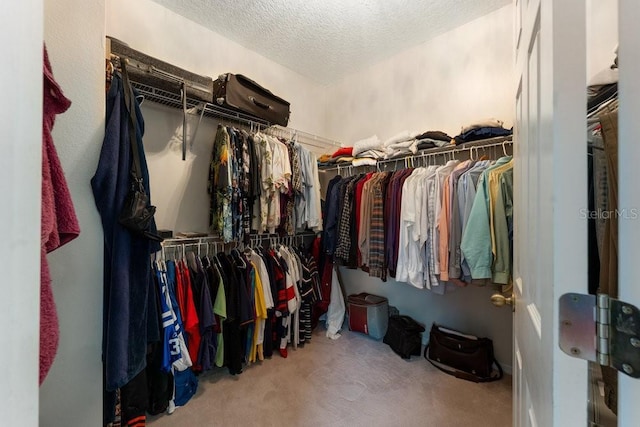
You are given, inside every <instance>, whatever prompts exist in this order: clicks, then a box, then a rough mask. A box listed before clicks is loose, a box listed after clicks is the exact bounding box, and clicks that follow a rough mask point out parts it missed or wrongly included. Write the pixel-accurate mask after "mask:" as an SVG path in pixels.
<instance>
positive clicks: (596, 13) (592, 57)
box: [587, 0, 618, 79]
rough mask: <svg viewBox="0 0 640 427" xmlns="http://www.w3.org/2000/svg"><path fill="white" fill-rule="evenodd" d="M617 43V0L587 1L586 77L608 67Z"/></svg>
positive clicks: (588, 77)
mask: <svg viewBox="0 0 640 427" xmlns="http://www.w3.org/2000/svg"><path fill="white" fill-rule="evenodd" d="M617 45H618V0H588V1H587V79H590V78H591V77H593V76H594V75H596V74H598V72H600V71H602V70H603V69H606V68H609V67H610V66H611V64H612V63H613V60H614V58H615V53H614V50H615V48H616V46H617Z"/></svg>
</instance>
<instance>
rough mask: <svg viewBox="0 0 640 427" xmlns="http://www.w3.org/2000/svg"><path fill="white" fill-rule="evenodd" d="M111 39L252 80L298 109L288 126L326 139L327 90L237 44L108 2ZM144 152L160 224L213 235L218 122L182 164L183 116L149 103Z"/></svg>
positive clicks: (155, 10) (171, 18) (151, 8)
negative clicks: (212, 169) (210, 178)
mask: <svg viewBox="0 0 640 427" xmlns="http://www.w3.org/2000/svg"><path fill="white" fill-rule="evenodd" d="M107 34H108V35H110V36H113V37H116V38H118V39H120V40H122V41H124V42H126V43H128V44H129V46H131V47H132V48H134V49H137V50H140V51H142V52H144V53H146V54H149V55H151V56H154V57H156V58H158V59H161V60H164V61H167V62H169V63H171V64H174V65H176V66H179V67H181V68H184V69H187V70H189V71H192V72H195V73H198V74H202V75H205V76H211V77H213V78H215V77H216V76H218V75H219V74H222V73H225V72H233V73H239V74H245V75H247V76H249V77H250V78H252V79H253V80H255V81H256V82H258V83H259V84H261V85H263V86H264V87H267V88H268V89H269V90H271V91H272V92H273V93H275V94H276V95H278V96H280V97H282V98H284V99H286V100H287V101H289V102H290V103H291V110H292V113H291V120H290V122H289V126H290V127H293V128H296V129H300V130H303V131H306V132H310V133H313V134H317V135H322V134H323V133H324V123H325V117H324V114H325V108H324V88H323V87H321V86H320V85H318V84H316V83H314V82H312V81H311V80H309V79H307V78H305V77H303V76H301V75H299V74H297V73H295V72H293V71H291V70H290V69H288V68H285V67H283V66H282V65H279V64H276V63H275V62H273V61H271V60H269V59H267V58H265V57H263V56H261V55H259V54H257V53H255V52H253V51H251V50H249V49H246V48H244V47H242V46H240V45H239V44H237V43H235V42H232V41H230V40H228V39H226V38H224V37H222V36H221V35H219V34H217V33H214V32H212V31H210V30H208V29H206V28H204V27H202V26H200V25H197V24H194V23H193V22H191V21H189V20H187V19H186V18H183V17H182V16H180V15H177V14H175V13H173V12H171V11H169V10H168V9H165V8H164V7H162V6H160V5H158V4H156V3H153V2H151V1H149V0H138V1H135V2H130V1H126V0H111V1H108V2H107ZM142 108H143V114H144V117H145V121H146V122H147V123H153V126H148V127H147V133H146V135H145V137H144V144H145V152H146V155H147V161H148V163H149V172H150V176H151V192H152V195H151V197H152V202H153V203H154V204H155V205H156V206H157V207H158V214H157V217H156V219H157V224H158V226H159V227H160V228H166V229H171V230H174V231H207V228H208V221H209V196H208V194H207V174H208V172H207V169H208V166H209V160H210V157H211V148H212V146H213V138H214V135H215V129H216V125H217V122H215V121H213V120H211V119H206V118H205V119H203V122H202V124H201V126H200V127H199V129H198V135H197V139H196V140H195V142H194V145H193V149H192V150H191V152H190V155H189V156H188V160H187V161H186V162H183V161H182V160H181V151H180V147H179V142H180V140H179V138H181V131H178V132H177V133H178V135H179V138H178V139H176V138H174V134H176V129H178V128H179V127H180V126H181V124H182V113H181V112H180V111H177V110H172V109H168V108H165V107H162V106H158V105H153V103H146V104H145V103H143V106H142Z"/></svg>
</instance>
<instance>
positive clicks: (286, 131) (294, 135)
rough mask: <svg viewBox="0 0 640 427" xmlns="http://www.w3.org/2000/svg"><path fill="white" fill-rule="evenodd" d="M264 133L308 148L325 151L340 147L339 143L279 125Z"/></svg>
mask: <svg viewBox="0 0 640 427" xmlns="http://www.w3.org/2000/svg"><path fill="white" fill-rule="evenodd" d="M265 132H266V133H268V134H271V135H274V136H281V137H284V138H289V139H296V140H297V141H298V142H300V143H302V144H305V145H310V146H313V147H317V148H322V149H327V148H330V147H336V148H337V147H341V146H342V144H341V143H340V142H338V141H334V140H333V139H329V138H325V137H323V136H318V135H314V134H312V133H308V132H304V131H301V130H297V129H293V128H289V127H284V126H280V125H273V126H271V127H269V128H268V129H267V130H266V131H265ZM300 138H302V139H303V141H301V140H300ZM311 141H313V142H311Z"/></svg>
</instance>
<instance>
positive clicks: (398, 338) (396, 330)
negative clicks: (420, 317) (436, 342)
mask: <svg viewBox="0 0 640 427" xmlns="http://www.w3.org/2000/svg"><path fill="white" fill-rule="evenodd" d="M423 332H424V326H422V325H421V324H419V323H418V322H416V321H415V320H413V319H412V318H411V317H409V316H401V315H394V316H389V326H388V327H387V333H386V334H385V336H384V339H383V340H382V342H383V343H385V344H388V345H389V347H391V349H392V350H393V351H394V352H395V353H396V354H397V355H399V356H400V357H402V358H403V359H409V358H410V357H411V356H420V348H421V347H422V333H423Z"/></svg>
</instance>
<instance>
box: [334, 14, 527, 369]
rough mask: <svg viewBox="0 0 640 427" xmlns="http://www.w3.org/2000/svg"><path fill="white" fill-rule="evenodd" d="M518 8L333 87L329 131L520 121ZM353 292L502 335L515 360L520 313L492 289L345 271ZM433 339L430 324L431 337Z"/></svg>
mask: <svg viewBox="0 0 640 427" xmlns="http://www.w3.org/2000/svg"><path fill="white" fill-rule="evenodd" d="M514 75H515V74H514V72H513V6H511V5H509V6H506V7H504V8H501V9H499V10H497V11H495V12H493V13H490V14H489V15H486V16H484V17H481V18H479V19H476V20H475V21H472V22H470V23H468V24H465V25H463V26H461V27H459V28H457V29H455V30H452V31H450V32H448V33H445V34H443V35H441V36H439V37H437V38H435V39H433V40H431V41H428V42H426V43H424V44H422V45H420V46H417V47H414V48H411V49H408V50H406V51H404V52H401V53H398V54H397V55H395V56H394V57H392V58H389V59H388V60H386V61H383V62H381V63H379V64H377V65H375V66H373V67H371V68H369V69H367V70H364V71H362V72H360V73H356V74H353V75H350V76H348V77H346V78H345V79H344V80H343V81H342V82H340V83H338V84H336V85H334V86H331V87H330V88H329V89H328V91H327V95H328V98H327V99H330V100H331V99H333V100H334V101H333V102H330V105H328V106H327V107H328V108H327V134H328V136H329V137H332V138H337V139H340V140H343V141H348V142H354V141H356V140H357V139H359V138H363V137H367V136H369V135H373V134H377V135H378V136H379V137H380V138H382V139H384V138H387V137H390V136H392V135H394V134H396V133H398V132H400V131H402V130H415V131H426V130H443V131H445V132H447V133H448V134H449V135H451V136H455V135H457V134H458V133H459V131H460V128H461V126H464V125H465V124H470V123H471V122H473V121H474V120H478V119H483V118H488V117H495V118H498V119H501V120H504V122H505V126H506V127H511V126H512V123H513V111H514V107H513V105H514V92H513V90H512V88H513V87H514V79H515V78H514ZM341 271H342V275H343V280H344V283H345V287H346V288H347V289H346V291H347V293H355V292H361V291H367V292H371V293H374V294H380V295H384V296H386V297H388V298H389V303H390V304H391V305H395V306H397V307H398V308H399V309H400V312H401V313H403V314H408V315H410V316H412V317H414V318H415V319H416V320H418V321H419V322H422V323H424V324H425V325H427V328H429V327H430V326H431V323H432V322H434V321H436V322H438V323H442V324H445V325H447V326H449V327H452V328H459V329H461V330H463V331H467V332H469V333H474V334H478V335H482V336H488V337H490V338H492V339H493V340H494V347H495V351H496V357H497V358H498V360H499V361H500V362H501V363H502V364H503V366H504V367H506V368H507V370H509V369H510V366H511V346H512V318H511V316H512V315H511V311H510V310H508V309H498V308H495V307H493V306H492V305H491V303H490V301H489V297H490V296H491V294H492V293H493V291H492V289H490V288H477V287H475V286H469V287H467V288H463V289H458V290H457V291H456V292H454V293H452V294H446V295H444V296H440V295H434V294H432V293H431V292H429V291H426V290H420V289H416V288H414V287H413V286H411V285H408V284H406V283H399V282H396V281H395V280H393V279H389V281H388V282H387V283H383V282H382V281H380V279H376V278H370V277H369V276H368V275H367V274H366V273H363V272H359V271H354V270H347V269H344V268H343V269H342V270H341ZM427 338H428V329H427V332H426V333H425V334H424V337H423V339H424V340H425V341H426V340H427Z"/></svg>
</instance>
